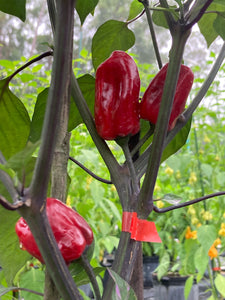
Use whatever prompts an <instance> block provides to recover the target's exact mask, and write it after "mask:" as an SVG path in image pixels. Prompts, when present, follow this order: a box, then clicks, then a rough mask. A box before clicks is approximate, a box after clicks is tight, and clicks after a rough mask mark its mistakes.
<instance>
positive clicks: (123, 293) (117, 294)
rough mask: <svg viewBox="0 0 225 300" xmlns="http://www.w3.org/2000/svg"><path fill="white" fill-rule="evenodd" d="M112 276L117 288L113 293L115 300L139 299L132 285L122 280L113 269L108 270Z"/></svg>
mask: <svg viewBox="0 0 225 300" xmlns="http://www.w3.org/2000/svg"><path fill="white" fill-rule="evenodd" d="M108 272H109V274H110V276H111V277H112V279H113V281H114V282H115V288H114V289H113V292H112V299H113V300H135V299H137V297H136V295H135V293H134V291H133V289H132V288H131V287H130V285H129V284H128V283H127V282H126V281H125V280H124V279H123V278H121V277H120V276H119V275H118V274H117V273H116V272H114V271H113V270H111V269H108Z"/></svg>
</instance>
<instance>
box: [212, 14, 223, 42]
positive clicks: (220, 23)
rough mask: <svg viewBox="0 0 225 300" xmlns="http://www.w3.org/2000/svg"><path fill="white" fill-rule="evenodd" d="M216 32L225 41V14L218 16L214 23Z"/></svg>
mask: <svg viewBox="0 0 225 300" xmlns="http://www.w3.org/2000/svg"><path fill="white" fill-rule="evenodd" d="M213 26H214V29H215V30H216V32H217V33H218V34H219V35H220V36H221V37H222V39H224V40H225V12H224V13H221V14H217V17H216V19H215V21H214V23H213Z"/></svg>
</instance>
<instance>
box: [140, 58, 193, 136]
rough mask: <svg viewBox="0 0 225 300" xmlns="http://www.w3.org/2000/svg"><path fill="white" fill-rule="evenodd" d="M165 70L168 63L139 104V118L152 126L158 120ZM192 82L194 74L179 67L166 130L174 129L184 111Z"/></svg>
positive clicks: (183, 66)
mask: <svg viewBox="0 0 225 300" xmlns="http://www.w3.org/2000/svg"><path fill="white" fill-rule="evenodd" d="M167 69H168V63H167V64H166V65H164V67H163V68H162V69H161V70H160V71H159V72H158V74H157V75H156V76H155V77H154V78H153V80H152V81H151V83H150V84H149V86H148V88H147V90H146V91H145V93H144V95H143V98H142V101H141V103H140V117H141V118H142V119H145V120H148V121H149V122H151V123H152V124H156V121H157V118H158V113H159V107H160V103H161V99H162V94H163V87H164V83H165V79H166V73H167ZM193 80H194V74H193V72H192V71H191V69H190V68H189V67H187V66H185V65H181V68H180V73H179V78H178V82H177V87H176V92H175V96H174V101H173V106H172V111H171V115H170V120H169V126H168V130H172V129H173V128H174V126H175V125H176V121H177V118H178V117H179V115H180V114H181V113H182V112H183V111H184V108H185V104H186V101H187V97H188V95H189V93H190V90H191V87H192V84H193Z"/></svg>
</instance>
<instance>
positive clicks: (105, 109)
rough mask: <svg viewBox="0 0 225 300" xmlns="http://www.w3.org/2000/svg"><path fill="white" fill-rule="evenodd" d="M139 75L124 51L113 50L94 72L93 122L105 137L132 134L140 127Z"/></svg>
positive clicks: (107, 138) (106, 138)
mask: <svg viewBox="0 0 225 300" xmlns="http://www.w3.org/2000/svg"><path fill="white" fill-rule="evenodd" d="M139 91H140V77H139V73H138V69H137V66H136V64H135V62H134V60H133V59H132V57H131V56H129V55H128V54H127V53H125V52H123V51H114V52H113V53H112V54H111V56H110V57H109V58H108V59H107V60H106V61H104V62H103V63H102V64H101V65H100V66H99V67H98V69H97V71H96V86H95V124H96V129H97V131H98V133H99V135H100V136H101V137H102V138H103V139H105V140H113V139H115V138H117V137H124V136H127V135H129V134H130V135H134V134H136V133H137V132H138V131H139V130H140V122H139V121H140V118H139Z"/></svg>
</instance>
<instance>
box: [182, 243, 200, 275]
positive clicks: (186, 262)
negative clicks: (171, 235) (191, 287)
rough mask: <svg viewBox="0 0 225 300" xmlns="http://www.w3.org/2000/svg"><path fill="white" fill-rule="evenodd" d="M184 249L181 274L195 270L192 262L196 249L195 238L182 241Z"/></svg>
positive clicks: (191, 272)
mask: <svg viewBox="0 0 225 300" xmlns="http://www.w3.org/2000/svg"><path fill="white" fill-rule="evenodd" d="M184 249H185V256H184V257H183V259H181V260H182V268H183V273H182V274H185V275H187V274H193V273H195V271H196V268H195V264H194V259H193V257H194V255H195V252H196V251H197V249H198V244H197V240H192V239H187V240H185V242H184Z"/></svg>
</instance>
